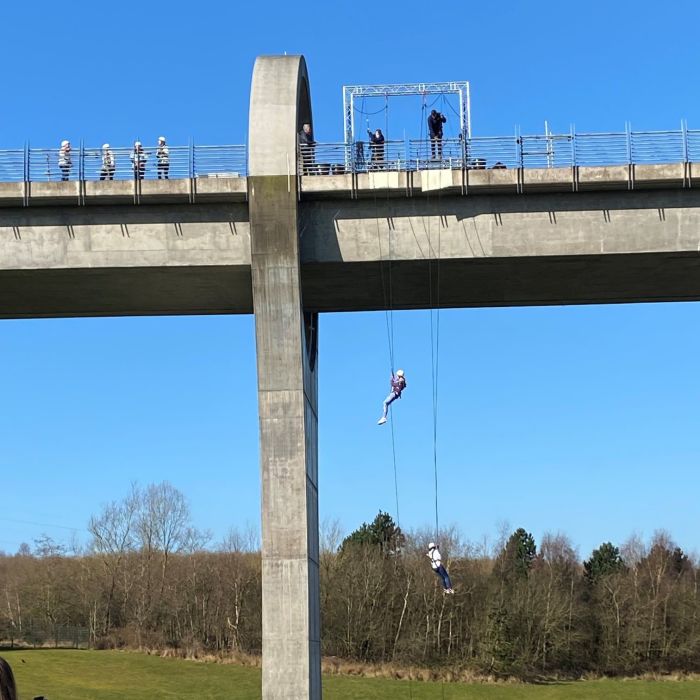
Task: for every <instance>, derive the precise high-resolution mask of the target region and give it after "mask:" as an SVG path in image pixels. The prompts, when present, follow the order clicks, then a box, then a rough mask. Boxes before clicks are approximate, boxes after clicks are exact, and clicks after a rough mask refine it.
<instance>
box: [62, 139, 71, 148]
mask: <svg viewBox="0 0 700 700" xmlns="http://www.w3.org/2000/svg"><path fill="white" fill-rule="evenodd" d="M66 146H70V141H61V148H65V147H66Z"/></svg>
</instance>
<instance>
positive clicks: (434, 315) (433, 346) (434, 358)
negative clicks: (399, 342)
mask: <svg viewBox="0 0 700 700" xmlns="http://www.w3.org/2000/svg"><path fill="white" fill-rule="evenodd" d="M440 200H441V194H440V191H439V190H438V201H440ZM440 211H441V207H440V206H439V205H438V214H439V212H440ZM431 221H432V217H431V216H430V195H428V296H429V306H430V366H431V380H432V400H433V436H432V437H433V483H434V488H435V541H436V542H438V541H439V539H440V508H439V489H438V486H439V484H438V389H439V370H440V246H441V241H442V216H441V215H440V219H439V226H438V240H437V255H436V263H435V283H433V257H434V256H435V249H434V248H433V241H432V235H431V234H432V225H431ZM433 288H435V294H433ZM434 297H435V298H434Z"/></svg>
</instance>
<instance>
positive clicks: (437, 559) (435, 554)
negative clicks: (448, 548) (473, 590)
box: [426, 542, 454, 594]
mask: <svg viewBox="0 0 700 700" xmlns="http://www.w3.org/2000/svg"><path fill="white" fill-rule="evenodd" d="M426 556H427V557H428V558H429V559H430V566H432V567H433V571H434V572H435V573H436V574H437V575H438V576H439V577H440V579H441V580H442V587H443V588H444V589H445V593H449V594H454V590H453V589H452V581H450V575H449V574H448V573H447V569H446V568H445V567H444V566H443V565H442V557H441V556H440V550H439V549H438V548H437V545H436V544H435V542H431V543H430V544H429V545H428V553H427V554H426Z"/></svg>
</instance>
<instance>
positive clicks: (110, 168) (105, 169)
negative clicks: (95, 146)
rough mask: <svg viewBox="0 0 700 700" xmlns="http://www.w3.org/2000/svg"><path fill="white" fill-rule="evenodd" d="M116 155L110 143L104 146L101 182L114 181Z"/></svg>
mask: <svg viewBox="0 0 700 700" xmlns="http://www.w3.org/2000/svg"><path fill="white" fill-rule="evenodd" d="M114 170H115V164H114V153H112V149H111V148H110V147H109V144H108V143H103V144H102V169H101V170H100V180H114Z"/></svg>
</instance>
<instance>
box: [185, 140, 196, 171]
mask: <svg viewBox="0 0 700 700" xmlns="http://www.w3.org/2000/svg"><path fill="white" fill-rule="evenodd" d="M187 154H188V159H189V164H188V173H189V177H190V179H191V180H194V173H195V162H194V141H193V140H192V139H191V138H190V143H189V146H188V148H187Z"/></svg>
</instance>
